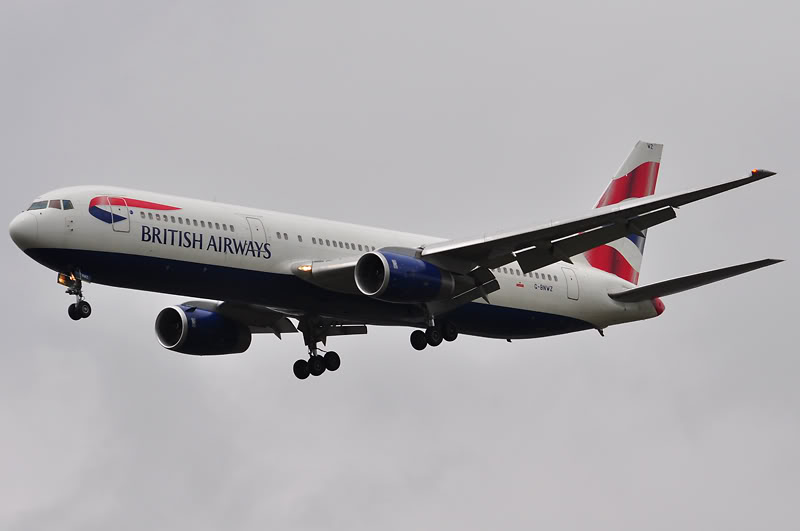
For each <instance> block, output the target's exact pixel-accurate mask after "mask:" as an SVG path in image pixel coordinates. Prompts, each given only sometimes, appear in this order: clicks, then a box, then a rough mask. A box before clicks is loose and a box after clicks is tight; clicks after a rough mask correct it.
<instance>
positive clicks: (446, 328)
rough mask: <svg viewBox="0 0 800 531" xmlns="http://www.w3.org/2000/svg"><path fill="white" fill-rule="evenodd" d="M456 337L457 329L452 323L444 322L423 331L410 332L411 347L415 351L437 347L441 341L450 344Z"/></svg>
mask: <svg viewBox="0 0 800 531" xmlns="http://www.w3.org/2000/svg"><path fill="white" fill-rule="evenodd" d="M457 337H458V329H457V328H456V327H455V325H454V324H453V323H450V322H447V321H445V322H444V323H442V324H434V325H431V326H429V327H428V328H427V329H425V331H424V332H423V331H422V330H414V331H413V332H411V346H412V347H414V349H415V350H424V349H425V347H427V346H429V345H430V346H431V347H438V346H439V345H441V344H442V340H444V341H447V342H450V341H455V340H456V338H457Z"/></svg>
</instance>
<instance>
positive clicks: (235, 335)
mask: <svg viewBox="0 0 800 531" xmlns="http://www.w3.org/2000/svg"><path fill="white" fill-rule="evenodd" d="M156 337H158V342H159V343H161V346H162V347H164V348H166V349H169V350H174V351H175V352H180V353H181V354H193V355H195V356H214V355H219V354H238V353H240V352H244V351H245V350H247V348H248V347H249V346H250V340H251V334H250V329H249V328H248V327H247V326H245V325H243V324H242V323H239V322H236V321H234V320H232V319H229V318H227V317H225V316H223V315H220V314H219V313H217V312H212V311H209V310H203V309H201V308H195V307H192V306H186V305H183V304H181V305H180V306H169V307H167V308H164V309H163V310H161V312H159V314H158V317H156Z"/></svg>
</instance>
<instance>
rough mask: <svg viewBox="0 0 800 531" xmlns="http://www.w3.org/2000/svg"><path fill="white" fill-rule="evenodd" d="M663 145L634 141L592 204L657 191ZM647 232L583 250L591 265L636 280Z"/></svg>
mask: <svg viewBox="0 0 800 531" xmlns="http://www.w3.org/2000/svg"><path fill="white" fill-rule="evenodd" d="M663 149H664V146H663V144H653V143H650V142H642V141H639V142H637V143H636V145H635V146H634V147H633V151H631V154H630V155H628V158H627V159H625V162H623V163H622V166H620V168H619V170H617V173H616V175H615V176H614V178H613V179H612V180H611V182H610V183H609V185H608V188H606V191H605V192H603V195H602V196H600V199H599V200H598V201H597V204H596V205H595V208H601V207H606V206H609V205H616V204H618V203H622V202H623V201H625V200H628V199H635V198H639V197H646V196H649V195H653V193H654V192H655V191H656V180H657V179H658V168H659V166H660V164H661V151H662V150H663ZM646 235H647V231H644V232H643V233H642V234H641V235H637V234H629V235H628V236H627V237H625V238H620V239H619V240H616V241H613V242H611V243H608V244H606V245H601V246H600V247H595V248H594V249H591V250H589V251H587V252H585V253H583V256H584V257H585V258H586V261H587V262H589V264H590V265H591V266H592V267H594V268H597V269H602V270H603V271H607V272H609V273H613V274H615V275H617V276H618V277H620V278H622V279H625V280H627V281H628V282H632V283H634V284H638V283H639V272H640V271H641V270H642V257H643V256H644V242H645V238H646Z"/></svg>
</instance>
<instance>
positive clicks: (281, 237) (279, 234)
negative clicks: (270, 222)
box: [275, 232, 283, 240]
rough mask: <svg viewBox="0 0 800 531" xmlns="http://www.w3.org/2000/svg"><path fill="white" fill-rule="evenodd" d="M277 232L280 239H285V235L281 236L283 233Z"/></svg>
mask: <svg viewBox="0 0 800 531" xmlns="http://www.w3.org/2000/svg"><path fill="white" fill-rule="evenodd" d="M275 234H277V235H278V239H279V240H281V239H283V236H281V233H280V232H276V233H275Z"/></svg>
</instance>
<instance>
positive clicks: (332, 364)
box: [325, 351, 342, 372]
mask: <svg viewBox="0 0 800 531" xmlns="http://www.w3.org/2000/svg"><path fill="white" fill-rule="evenodd" d="M341 365H342V359H341V358H340V357H339V355H338V354H337V353H335V352H333V351H331V352H327V353H326V354H325V368H326V369H327V370H329V371H331V372H333V371H335V370H336V369H338V368H339V367H341Z"/></svg>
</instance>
